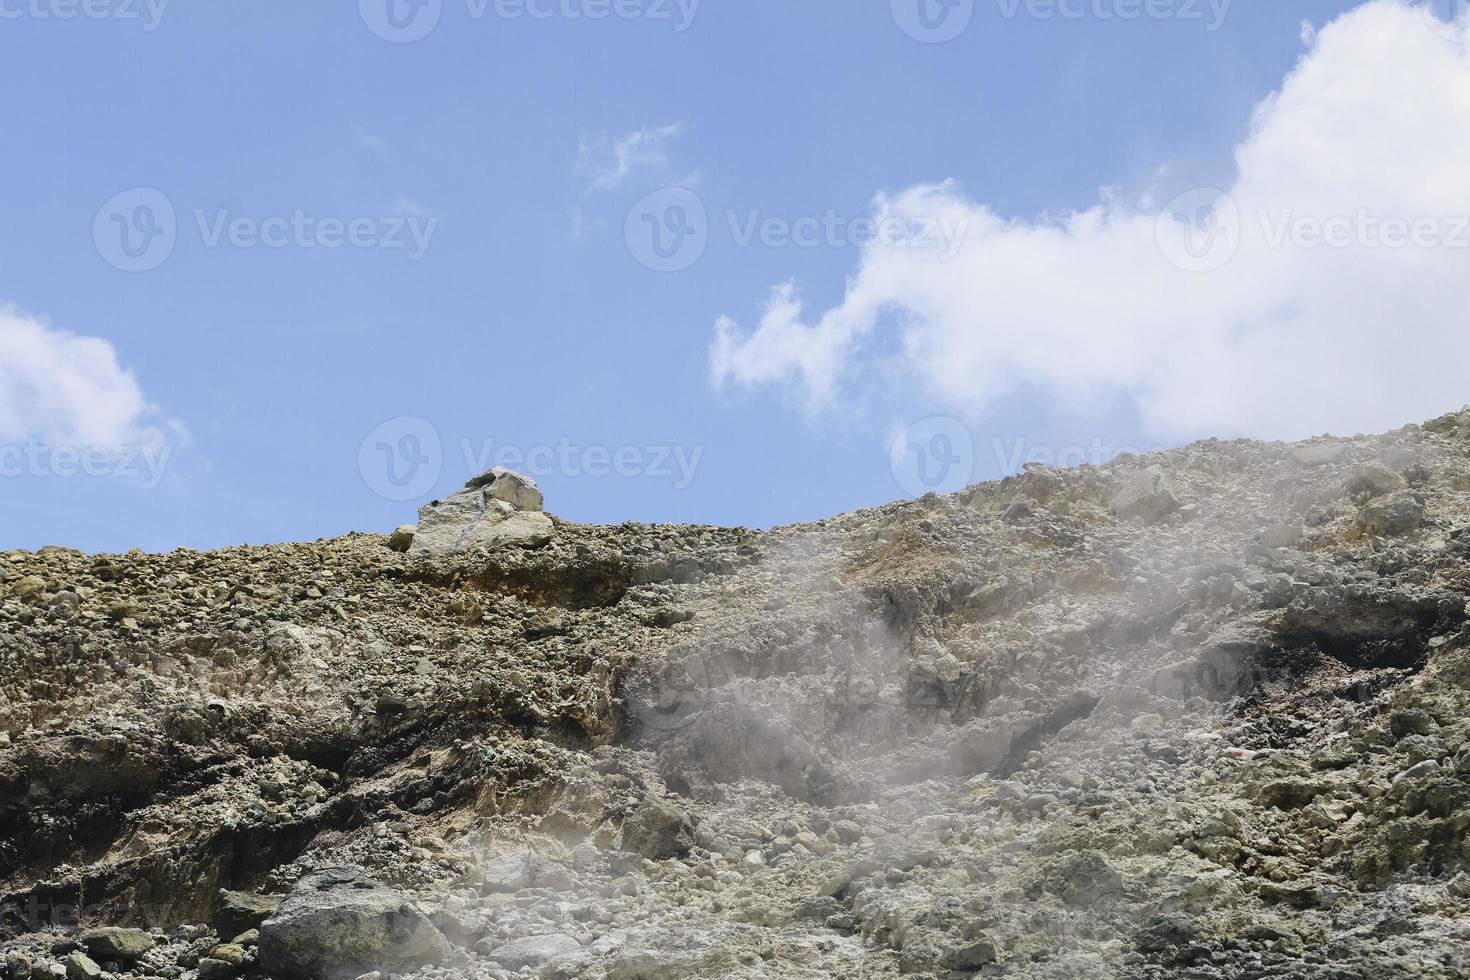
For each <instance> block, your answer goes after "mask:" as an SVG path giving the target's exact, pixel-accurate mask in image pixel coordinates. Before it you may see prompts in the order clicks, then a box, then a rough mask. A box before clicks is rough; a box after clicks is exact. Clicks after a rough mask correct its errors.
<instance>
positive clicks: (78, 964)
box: [66, 953, 102, 980]
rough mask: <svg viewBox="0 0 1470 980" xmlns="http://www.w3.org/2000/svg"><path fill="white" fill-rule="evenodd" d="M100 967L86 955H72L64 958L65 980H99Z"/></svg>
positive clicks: (100, 974)
mask: <svg viewBox="0 0 1470 980" xmlns="http://www.w3.org/2000/svg"><path fill="white" fill-rule="evenodd" d="M101 976H102V967H100V966H98V965H97V964H96V963H95V962H94V961H93V960H92V958H91V957H90V956H88V955H87V954H86V953H72V954H71V955H70V956H68V957H67V958H66V980H99V978H100V977H101Z"/></svg>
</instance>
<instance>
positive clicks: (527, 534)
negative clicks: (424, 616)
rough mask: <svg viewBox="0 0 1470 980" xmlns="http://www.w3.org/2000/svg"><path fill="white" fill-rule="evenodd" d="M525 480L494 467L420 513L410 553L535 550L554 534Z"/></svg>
mask: <svg viewBox="0 0 1470 980" xmlns="http://www.w3.org/2000/svg"><path fill="white" fill-rule="evenodd" d="M541 506H542V498H541V491H540V490H539V489H537V487H536V482H535V481H534V480H532V479H531V478H530V477H528V476H524V475H523V474H520V473H516V472H513V471H511V470H506V469H502V468H499V467H497V468H496V469H493V470H491V471H490V472H488V473H484V474H481V475H480V476H477V477H475V478H474V479H473V480H471V481H470V482H469V483H467V484H466V485H465V489H463V490H461V491H460V492H459V493H456V494H455V495H454V496H452V497H446V498H445V499H443V500H435V501H432V502H431V503H429V504H427V505H425V506H424V508H423V509H422V510H420V511H419V523H418V529H417V531H416V532H415V533H414V536H413V542H412V544H411V545H409V552H410V553H411V554H434V555H447V554H454V553H456V552H461V551H471V550H474V549H476V548H504V547H522V548H539V547H541V546H542V545H544V544H546V543H547V542H549V541H550V540H551V539H552V537H554V536H555V534H556V526H555V524H553V523H552V520H551V518H550V517H548V516H546V514H544V513H542V511H541Z"/></svg>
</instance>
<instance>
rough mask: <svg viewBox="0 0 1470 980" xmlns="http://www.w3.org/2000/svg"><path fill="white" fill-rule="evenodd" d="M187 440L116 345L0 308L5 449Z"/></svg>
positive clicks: (0, 416) (0, 421)
mask: <svg viewBox="0 0 1470 980" xmlns="http://www.w3.org/2000/svg"><path fill="white" fill-rule="evenodd" d="M182 434H183V427H182V426H181V425H180V424H179V423H177V422H175V421H172V420H170V419H167V418H165V417H164V416H163V415H162V414H161V413H160V412H159V411H158V409H156V408H155V407H154V406H152V405H151V404H149V402H148V400H147V399H146V398H145V397H144V395H143V391H142V389H141V388H140V387H139V385H138V381H137V379H136V378H135V377H134V376H133V375H132V373H131V372H129V371H128V370H126V369H125V368H123V367H122V366H121V365H119V364H118V360H117V352H116V351H115V350H114V349H113V347H112V345H111V344H110V343H108V342H107V341H105V340H102V339H101V338H98V337H83V336H78V335H77V334H73V333H68V332H67V331H65V330H58V329H56V328H55V327H52V326H51V325H49V324H47V323H46V322H44V321H42V320H38V319H35V318H32V317H30V316H27V315H26V314H24V313H22V312H20V311H19V310H17V309H16V308H15V307H13V306H0V443H10V444H16V443H22V442H27V441H35V442H38V443H41V444H44V445H48V446H52V447H60V446H69V447H74V448H84V447H99V448H120V447H128V448H142V447H149V446H157V445H159V444H160V443H162V442H164V441H165V440H166V439H168V438H177V437H179V436H181V435H182Z"/></svg>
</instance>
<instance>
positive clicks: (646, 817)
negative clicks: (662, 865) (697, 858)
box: [623, 798, 694, 861]
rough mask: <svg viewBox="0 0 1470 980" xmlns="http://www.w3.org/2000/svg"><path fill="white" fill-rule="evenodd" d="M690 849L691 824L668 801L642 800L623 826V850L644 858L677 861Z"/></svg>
mask: <svg viewBox="0 0 1470 980" xmlns="http://www.w3.org/2000/svg"><path fill="white" fill-rule="evenodd" d="M693 846H694V821H693V820H692V819H691V818H690V815H689V811H688V810H687V809H686V808H684V807H682V806H679V805H677V804H675V803H673V802H672V801H670V800H665V799H657V798H651V799H647V800H644V801H643V803H641V804H640V805H639V806H638V808H637V809H636V810H634V811H633V813H632V814H631V815H630V816H629V817H628V819H627V820H625V821H624V822H623V848H624V849H625V850H629V851H634V852H636V853H638V854H642V855H643V856H644V857H646V858H651V859H653V860H655V861H658V860H662V859H664V858H671V857H680V856H682V855H684V854H687V853H689V849H690V848H691V847H693Z"/></svg>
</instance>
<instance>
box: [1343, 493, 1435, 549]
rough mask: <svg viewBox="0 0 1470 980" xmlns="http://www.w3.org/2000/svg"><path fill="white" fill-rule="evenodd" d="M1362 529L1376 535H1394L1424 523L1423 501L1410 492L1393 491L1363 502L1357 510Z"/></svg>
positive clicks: (1407, 531)
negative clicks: (1361, 506) (1384, 495)
mask: <svg viewBox="0 0 1470 980" xmlns="http://www.w3.org/2000/svg"><path fill="white" fill-rule="evenodd" d="M1358 523H1359V524H1360V525H1361V526H1362V528H1363V530H1364V531H1366V532H1368V533H1369V534H1372V535H1376V536H1378V537H1383V538H1388V537H1396V536H1398V535H1401V534H1409V533H1410V532H1412V531H1416V530H1418V529H1419V526H1420V525H1421V524H1423V523H1424V502H1423V501H1422V500H1420V499H1419V498H1418V497H1416V496H1415V495H1414V494H1412V493H1395V494H1390V495H1389V496H1387V497H1380V498H1378V499H1377V500H1373V501H1370V502H1369V503H1367V504H1365V505H1364V506H1363V508H1362V509H1361V510H1359V512H1358Z"/></svg>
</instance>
